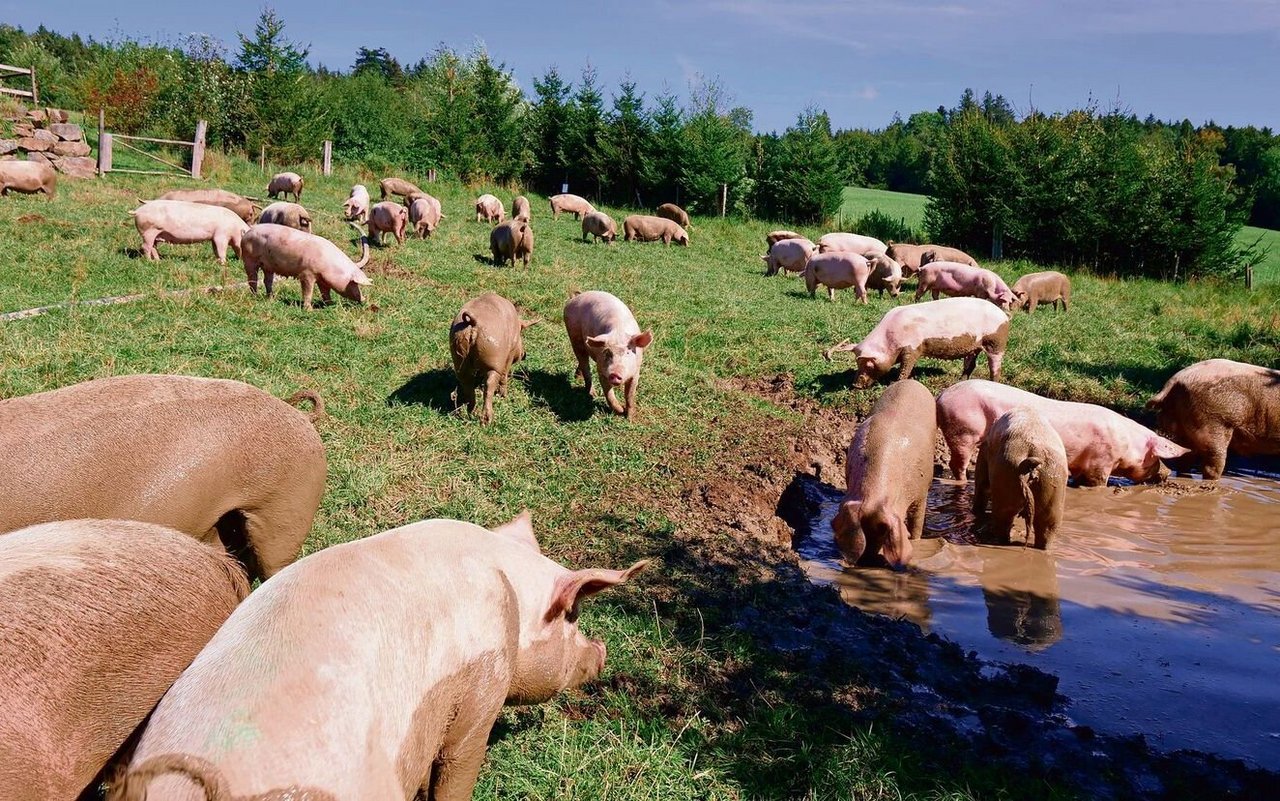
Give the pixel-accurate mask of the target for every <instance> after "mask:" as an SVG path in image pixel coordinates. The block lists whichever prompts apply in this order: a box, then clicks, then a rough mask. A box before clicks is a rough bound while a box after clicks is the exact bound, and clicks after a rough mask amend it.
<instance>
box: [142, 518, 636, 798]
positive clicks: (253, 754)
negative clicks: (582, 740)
mask: <svg viewBox="0 0 1280 801" xmlns="http://www.w3.org/2000/svg"><path fill="white" fill-rule="evenodd" d="M644 566H645V563H644V562H637V563H636V564H634V565H632V566H631V567H630V568H628V569H627V570H605V569H587V570H576V571H573V570H567V569H565V568H563V567H561V566H560V565H558V564H556V563H555V562H553V561H551V560H550V559H548V558H546V557H545V556H543V555H542V554H541V553H540V552H539V548H538V542H537V539H536V538H535V537H534V533H533V528H532V525H531V524H530V520H529V515H528V513H527V512H526V513H524V514H522V515H521V516H520V517H517V518H516V519H515V520H512V521H511V522H509V523H507V524H505V525H502V526H499V527H497V528H496V529H493V530H492V531H490V530H486V529H484V528H481V527H480V526H476V525H472V524H471V523H464V522H460V521H457V520H426V521H422V522H419V523H413V524H411V525H408V526H403V527H401V528H397V529H392V530H391V531H385V532H383V533H381V534H377V535H374V536H372V537H367V538H365V539H361V540H357V541H355V542H348V543H345V544H342V545H335V546H333V547H330V548H326V549H325V550H323V551H320V552H318V553H315V554H312V555H311V556H308V557H307V558H306V559H303V560H301V561H299V562H298V563H297V564H295V565H293V566H292V567H290V568H289V569H288V570H286V571H285V572H284V573H282V574H280V576H278V577H277V578H275V579H272V580H271V581H268V582H266V583H265V584H263V585H262V586H261V587H260V588H258V590H257V591H256V592H254V593H253V594H252V595H251V596H249V598H248V599H247V600H246V601H245V602H244V603H242V604H241V605H240V607H239V608H238V609H237V610H236V611H235V612H234V613H232V615H231V618H230V619H229V620H227V622H226V624H225V625H224V626H223V627H222V628H221V629H220V630H219V631H218V633H217V634H216V635H215V636H214V638H213V640H212V641H211V642H210V643H209V646H208V647H207V648H205V650H204V651H203V652H201V654H200V655H199V656H198V657H196V660H195V662H193V663H192V664H191V667H189V668H187V670H186V671H185V672H184V673H183V674H182V676H181V677H180V678H179V679H178V681H177V683H175V684H174V685H173V688H172V689H171V690H170V691H169V692H168V693H167V694H166V695H165V696H164V698H163V699H162V700H161V701H160V704H159V706H157V707H156V710H155V712H154V713H153V714H152V716H151V718H150V720H149V721H148V723H147V725H146V728H145V729H144V730H143V732H142V736H141V738H140V739H139V742H138V746H137V749H136V751H135V752H134V754H133V756H132V758H131V760H130V763H129V772H128V773H127V774H125V775H124V776H123V779H122V782H121V784H122V785H123V786H122V787H121V788H120V797H122V798H126V799H141V798H143V797H144V796H146V797H149V798H177V797H182V798H187V797H196V798H199V797H201V796H200V795H199V793H200V792H203V791H202V790H200V789H199V787H200V786H201V785H203V786H204V787H218V788H220V789H222V790H224V792H225V795H224V796H218V797H220V798H223V797H225V798H230V797H231V796H234V797H236V798H248V797H251V796H252V797H254V798H266V797H268V796H267V795H264V794H267V793H273V792H274V793H275V794H273V795H270V797H271V798H286V797H288V798H293V797H298V798H303V797H306V798H332V799H342V800H343V801H346V799H357V798H368V799H374V798H376V799H405V801H409V799H412V798H431V799H441V800H443V799H469V798H471V794H472V789H473V787H474V785H475V781H476V776H477V774H478V773H479V772H480V767H481V764H482V763H483V761H484V756H485V747H486V745H487V741H488V739H489V735H490V730H491V729H492V727H493V724H494V722H495V720H496V719H497V717H498V715H499V713H500V712H501V711H502V707H503V705H506V704H536V703H541V702H544V701H547V700H550V699H551V698H553V697H555V696H556V695H557V694H558V693H560V692H561V691H563V690H566V689H570V688H573V687H577V686H579V685H581V684H583V683H585V682H588V681H592V680H594V679H595V678H596V677H597V676H598V675H599V674H600V672H601V670H602V669H603V667H604V663H605V654H606V652H605V646H604V643H603V642H600V641H598V640H589V639H587V638H586V637H585V636H584V635H583V634H582V632H581V631H580V630H579V629H578V624H577V620H578V615H579V610H580V607H581V604H582V602H583V601H584V600H585V599H586V598H587V597H589V596H591V595H594V594H596V593H598V592H601V591H603V590H606V589H608V588H610V587H613V586H616V585H618V584H620V583H622V582H624V581H626V580H628V579H629V578H631V576H633V575H635V573H637V572H638V571H639V570H641V569H642V568H643V567H644ZM264 665H269V666H271V669H270V670H264V669H263V666H264ZM246 732H251V733H256V735H254V736H245V733H246ZM148 791H149V793H150V794H149V795H147V793H148ZM308 794H309V795H308Z"/></svg>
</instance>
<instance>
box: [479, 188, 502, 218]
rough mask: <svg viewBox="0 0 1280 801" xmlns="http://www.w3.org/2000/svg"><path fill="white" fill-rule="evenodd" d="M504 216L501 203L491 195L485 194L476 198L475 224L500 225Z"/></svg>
mask: <svg viewBox="0 0 1280 801" xmlns="http://www.w3.org/2000/svg"><path fill="white" fill-rule="evenodd" d="M506 215H507V212H506V211H505V210H504V209H503V208H502V201H501V200H498V199H497V198H496V197H494V196H493V195H489V194H485V195H481V196H480V197H478V198H476V222H487V223H500V222H502V221H503V220H504V219H506Z"/></svg>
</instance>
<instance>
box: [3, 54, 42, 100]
mask: <svg viewBox="0 0 1280 801" xmlns="http://www.w3.org/2000/svg"><path fill="white" fill-rule="evenodd" d="M21 75H29V76H31V91H30V92H28V91H27V90H25V89H10V88H9V87H7V86H0V95H14V96H15V97H29V98H31V105H33V106H38V105H40V89H39V88H38V87H37V86H36V68H35V67H31V68H30V69H27V68H26V67H13V66H10V65H8V64H0V81H4V80H7V79H9V78H16V77H19V76H21Z"/></svg>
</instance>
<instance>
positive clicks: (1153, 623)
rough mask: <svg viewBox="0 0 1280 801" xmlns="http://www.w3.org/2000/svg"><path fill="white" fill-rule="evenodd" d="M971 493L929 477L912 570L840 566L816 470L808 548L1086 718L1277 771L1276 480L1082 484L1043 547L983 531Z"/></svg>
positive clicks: (1279, 492) (808, 556) (852, 594)
mask: <svg viewBox="0 0 1280 801" xmlns="http://www.w3.org/2000/svg"><path fill="white" fill-rule="evenodd" d="M971 492H972V490H971V485H967V484H965V483H961V482H956V481H949V480H942V479H939V480H935V481H934V484H933V487H932V489H931V491H930V496H929V516H928V518H927V521H926V526H925V537H926V539H925V540H924V541H923V542H922V543H920V546H919V547H917V549H916V556H915V559H914V560H913V562H912V565H911V567H910V568H909V569H908V570H906V571H903V572H893V571H889V570H884V569H856V570H842V569H841V566H840V562H839V553H838V552H837V551H836V549H835V546H834V543H832V541H831V531H830V527H829V521H830V517H831V514H832V513H834V511H835V509H836V507H837V506H838V504H839V501H840V497H841V493H840V492H839V491H837V490H836V489H835V488H833V487H830V486H827V485H821V484H818V483H816V482H812V486H811V487H808V488H806V489H805V495H806V498H807V499H808V500H809V501H810V503H811V506H814V507H816V509H817V511H816V513H815V514H814V515H813V517H812V518H810V521H809V525H807V526H801V527H799V529H798V532H797V540H796V547H797V550H798V551H799V553H800V557H801V559H802V561H803V562H804V565H805V569H806V570H807V571H808V572H809V574H810V576H811V578H813V579H814V580H815V581H818V582H822V583H832V584H835V585H837V586H838V588H839V590H840V594H841V596H842V597H843V598H844V599H845V601H846V602H848V603H850V604H852V605H855V606H858V607H859V608H862V609H864V610H867V611H870V612H878V613H882V614H887V615H891V616H893V617H905V618H907V619H910V620H912V621H914V622H916V623H917V624H919V625H920V626H921V627H922V628H924V629H925V630H932V631H936V632H938V633H940V634H943V635H945V636H947V637H949V638H950V639H953V640H955V641H957V642H958V643H960V645H962V646H963V647H964V648H966V649H971V650H976V651H978V653H979V654H980V655H982V656H983V657H985V658H988V659H993V660H996V661H1022V662H1028V663H1030V664H1033V665H1035V666H1036V667H1039V668H1041V669H1043V670H1047V671H1049V672H1052V673H1055V674H1057V675H1058V676H1059V678H1060V684H1059V691H1060V692H1062V693H1064V694H1065V695H1066V696H1068V697H1069V698H1071V699H1072V706H1071V708H1070V714H1071V716H1072V717H1073V718H1074V719H1076V720H1077V721H1079V722H1081V723H1087V724H1089V725H1092V726H1094V727H1096V728H1099V729H1102V730H1107V731H1113V732H1117V733H1138V732H1140V733H1143V734H1146V735H1147V736H1148V737H1149V738H1151V739H1152V740H1153V741H1154V742H1155V743H1156V744H1158V745H1159V746H1161V747H1165V748H1170V749H1172V748H1198V749H1203V750H1209V751H1214V752H1217V753H1221V754H1224V755H1226V756H1233V757H1242V758H1245V759H1250V760H1252V761H1254V762H1256V763H1258V764H1260V765H1263V766H1268V767H1272V768H1275V767H1280V683H1278V682H1275V681H1274V672H1275V666H1276V664H1277V662H1276V658H1277V655H1278V653H1277V652H1280V563H1278V561H1277V560H1278V559H1280V525H1278V518H1277V514H1276V512H1277V510H1280V482H1276V481H1275V480H1272V479H1270V478H1255V477H1243V478H1242V477H1239V476H1236V477H1230V478H1225V479H1223V480H1222V481H1220V482H1215V483H1205V482H1201V481H1190V480H1179V481H1177V482H1174V483H1171V484H1167V485H1161V486H1155V487H1148V486H1144V487H1116V486H1111V487H1099V488H1078V489H1077V488H1073V489H1071V490H1069V494H1068V498H1067V519H1066V520H1065V521H1064V524H1063V526H1062V528H1061V530H1060V531H1059V534H1058V536H1057V538H1056V539H1055V540H1054V542H1052V543H1051V544H1050V547H1049V550H1048V551H1047V552H1045V551H1037V550H1035V549H1033V548H1026V547H1023V546H1022V545H1020V544H1015V545H1013V546H1005V547H997V546H990V545H982V544H979V542H978V539H977V538H975V536H974V534H973V527H974V526H973V522H974V521H973V514H972V511H971V509H970V504H971V497H972V494H971ZM1015 542H1018V539H1017V537H1016V534H1015ZM1210 721H1211V722H1212V723H1209V722H1210Z"/></svg>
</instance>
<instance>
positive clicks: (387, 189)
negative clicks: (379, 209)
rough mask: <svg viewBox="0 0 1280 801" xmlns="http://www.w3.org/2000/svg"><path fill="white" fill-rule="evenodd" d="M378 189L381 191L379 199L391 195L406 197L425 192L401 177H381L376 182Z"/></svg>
mask: <svg viewBox="0 0 1280 801" xmlns="http://www.w3.org/2000/svg"><path fill="white" fill-rule="evenodd" d="M378 189H379V190H380V191H381V192H382V197H381V198H379V199H380V200H386V199H387V198H389V197H391V196H392V195H399V196H400V197H408V196H409V195H415V194H417V195H421V194H426V193H425V192H423V191H422V190H421V189H419V188H418V187H417V186H415V185H414V184H412V183H410V182H409V181H406V180H405V179H403V178H383V179H382V180H381V181H379V182H378Z"/></svg>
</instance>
